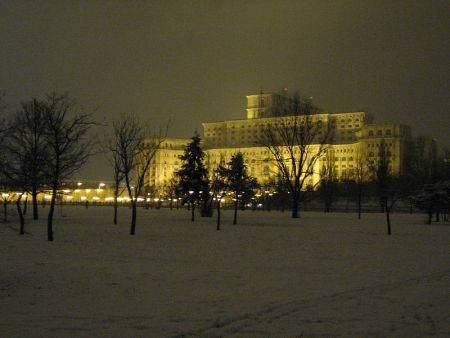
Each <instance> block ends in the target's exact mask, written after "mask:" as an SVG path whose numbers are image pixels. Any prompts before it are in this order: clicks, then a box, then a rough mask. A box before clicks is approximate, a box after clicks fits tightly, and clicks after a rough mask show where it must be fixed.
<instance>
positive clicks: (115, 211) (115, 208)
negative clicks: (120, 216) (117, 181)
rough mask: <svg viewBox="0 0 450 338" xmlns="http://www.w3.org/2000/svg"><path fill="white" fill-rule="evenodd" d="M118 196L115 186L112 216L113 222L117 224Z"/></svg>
mask: <svg viewBox="0 0 450 338" xmlns="http://www.w3.org/2000/svg"><path fill="white" fill-rule="evenodd" d="M118 197H119V189H118V188H117V187H115V189H114V217H113V222H114V224H117V209H118V205H117V198H118Z"/></svg>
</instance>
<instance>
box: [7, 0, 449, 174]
mask: <svg viewBox="0 0 450 338" xmlns="http://www.w3.org/2000/svg"><path fill="white" fill-rule="evenodd" d="M449 13H450V2H449V1H445V0H444V1H432V0H423V1H419V0H415V1H382V0H373V1H368V0H333V1H321V0H314V1H306V0H297V1H294V0H292V1H281V2H278V1H274V0H270V1H242V0H240V1H225V0H224V1H154V2H152V1H106V0H105V1H63V0H58V1H18V0H14V1H5V0H1V1H0V41H1V45H0V89H2V90H4V91H5V92H6V100H7V103H8V104H9V107H10V108H14V107H15V106H17V104H18V102H20V101H21V100H24V99H27V98H30V97H32V96H41V95H43V94H44V93H47V92H50V91H53V90H57V91H68V92H70V93H71V94H72V95H73V96H75V97H76V98H78V100H79V101H80V103H82V104H83V105H84V106H86V107H95V108H96V109H97V112H96V116H97V117H98V119H99V120H106V121H110V120H111V119H113V118H114V117H116V116H118V115H119V114H120V113H121V112H135V113H138V114H140V115H142V116H146V117H148V118H150V119H152V120H153V121H157V120H160V119H161V120H164V121H165V120H167V118H168V117H172V118H173V119H174V123H173V126H172V128H171V130H170V136H174V137H189V136H191V135H192V133H193V131H194V130H195V129H197V130H199V131H201V122H202V121H214V120H223V119H230V118H243V117H244V114H245V111H244V109H245V95H247V94H250V93H257V92H259V90H260V88H263V89H264V90H265V91H274V90H279V89H281V88H285V87H286V88H288V89H289V90H296V89H300V90H301V91H302V92H304V93H305V94H308V95H311V96H313V97H314V99H315V102H316V103H317V104H318V105H319V106H320V107H322V108H323V109H324V110H326V111H360V110H364V111H367V112H369V113H371V114H373V115H374V116H375V120H376V121H379V122H382V121H388V122H400V123H406V124H409V125H410V126H412V127H413V130H414V131H415V132H416V133H421V134H428V135H432V136H435V137H436V138H438V140H439V141H440V142H441V144H445V145H449V144H450V135H449V132H448V131H449V124H450V123H449V121H450V117H449V113H448V106H449V89H450V88H449V56H450V53H449V31H450V29H449V19H448V17H449ZM93 162H94V161H92V162H91V163H90V164H89V165H88V166H87V168H86V169H84V170H83V172H81V173H80V174H79V176H83V177H87V178H96V179H107V178H108V177H109V172H108V169H107V165H106V163H105V161H104V159H103V158H101V157H97V158H96V161H95V162H97V163H95V164H94V163H93Z"/></svg>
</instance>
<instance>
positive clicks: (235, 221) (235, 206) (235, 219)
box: [233, 198, 238, 224]
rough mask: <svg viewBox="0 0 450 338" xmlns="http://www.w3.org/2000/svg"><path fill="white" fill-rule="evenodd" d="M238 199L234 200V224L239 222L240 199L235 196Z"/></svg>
mask: <svg viewBox="0 0 450 338" xmlns="http://www.w3.org/2000/svg"><path fill="white" fill-rule="evenodd" d="M235 199H236V201H234V216H233V224H237V211H238V199H237V198H235Z"/></svg>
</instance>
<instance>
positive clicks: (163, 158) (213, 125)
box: [148, 94, 409, 191]
mask: <svg viewBox="0 0 450 338" xmlns="http://www.w3.org/2000/svg"><path fill="white" fill-rule="evenodd" d="M274 98H275V94H259V95H249V96H247V109H246V110H247V118H246V119H237V120H226V121H219V122H205V123H203V137H202V139H203V146H204V150H205V153H206V165H207V167H208V169H209V170H210V171H212V170H213V169H214V168H216V167H217V166H218V165H219V164H220V162H221V161H223V162H225V163H226V162H228V161H229V160H230V158H231V156H232V155H233V154H235V153H237V152H241V153H243V155H244V160H245V163H246V165H247V167H248V170H249V173H250V174H251V175H252V176H254V177H256V178H257V179H258V181H259V182H260V183H264V182H267V181H269V180H270V179H273V178H274V177H276V175H277V172H278V169H277V166H276V162H275V160H274V159H273V157H272V156H271V154H270V152H269V150H268V149H267V148H266V147H264V146H261V142H260V140H261V138H262V137H263V134H264V130H265V129H266V128H268V127H270V125H273V124H276V123H277V122H279V121H280V119H282V118H286V117H277V116H271V113H270V110H269V109H268V107H270V105H271V104H272V102H273V100H274ZM279 98H280V97H278V99H279ZM311 118H312V119H313V120H314V121H316V122H317V121H321V122H322V123H324V124H325V123H327V124H328V125H329V126H330V127H331V128H332V132H333V139H332V142H331V143H330V144H329V145H327V147H328V149H329V150H328V151H329V152H330V153H331V154H333V158H334V161H335V162H334V165H335V173H336V175H337V177H338V178H344V177H349V176H351V175H352V174H353V172H354V170H355V168H356V166H357V163H356V161H357V158H358V157H360V156H361V155H363V156H364V157H365V158H367V160H368V161H369V162H373V163H376V162H377V157H378V152H379V147H380V144H381V142H382V141H384V143H385V145H386V150H387V153H388V154H389V158H390V164H391V170H392V172H393V173H399V172H400V171H401V170H402V165H403V158H404V148H405V147H404V142H405V140H406V138H407V136H408V135H409V128H408V127H406V126H404V125H400V124H373V123H371V122H372V121H371V119H370V117H369V116H368V115H367V114H366V113H365V112H343V113H319V114H313V115H312V116H311ZM189 141H190V140H189V139H167V140H166V141H165V142H164V144H163V145H162V146H161V148H160V150H158V153H157V156H156V158H155V161H154V163H153V165H152V168H151V170H150V172H149V176H148V183H149V185H150V186H154V187H155V188H156V190H159V191H160V190H161V188H162V187H163V186H164V185H165V184H167V182H168V181H169V180H170V179H171V178H172V177H173V174H174V172H175V171H176V170H178V169H179V168H180V165H181V161H180V159H179V155H181V154H182V153H183V150H184V147H185V146H186V144H187V143H188V142H189ZM311 147H312V148H314V147H318V145H311ZM313 151H314V150H313ZM324 161H325V158H322V159H320V160H319V161H317V162H316V164H315V166H314V169H313V172H314V174H313V175H312V176H311V177H310V181H309V182H307V183H308V184H310V185H312V186H314V185H316V184H317V183H318V182H319V180H320V172H321V167H322V166H323V165H324Z"/></svg>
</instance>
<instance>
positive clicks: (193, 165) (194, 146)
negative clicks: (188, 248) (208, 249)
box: [176, 133, 209, 221]
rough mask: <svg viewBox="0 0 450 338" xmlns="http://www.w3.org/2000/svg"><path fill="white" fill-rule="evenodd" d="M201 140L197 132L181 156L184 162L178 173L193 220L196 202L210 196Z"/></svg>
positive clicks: (181, 188)
mask: <svg viewBox="0 0 450 338" xmlns="http://www.w3.org/2000/svg"><path fill="white" fill-rule="evenodd" d="M200 141H201V139H200V137H199V136H198V134H197V133H196V134H195V135H194V136H193V137H192V141H191V142H190V143H189V144H188V145H187V147H186V149H185V150H184V154H183V155H181V156H180V159H181V160H182V162H183V164H182V165H181V169H180V170H179V171H177V173H176V174H177V176H178V178H179V182H180V191H181V193H182V194H183V196H184V202H188V203H189V204H190V206H191V221H194V214H195V206H196V204H198V203H199V202H200V201H205V200H207V198H209V189H208V185H209V182H208V172H207V170H206V167H205V165H204V163H203V159H204V158H205V153H204V152H203V150H202V148H201V147H200ZM203 205H205V203H203Z"/></svg>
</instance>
